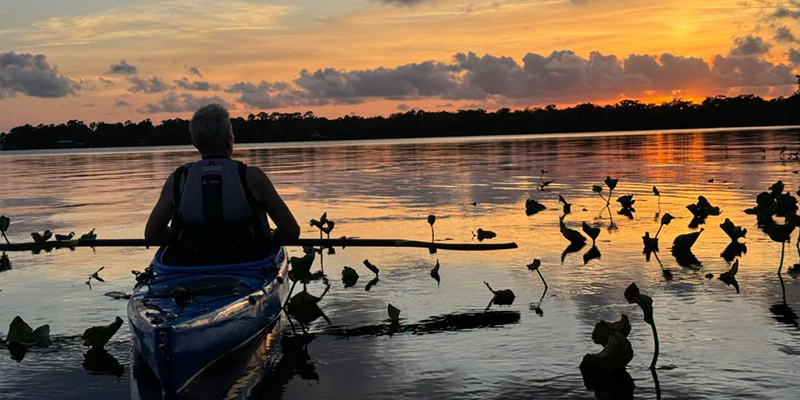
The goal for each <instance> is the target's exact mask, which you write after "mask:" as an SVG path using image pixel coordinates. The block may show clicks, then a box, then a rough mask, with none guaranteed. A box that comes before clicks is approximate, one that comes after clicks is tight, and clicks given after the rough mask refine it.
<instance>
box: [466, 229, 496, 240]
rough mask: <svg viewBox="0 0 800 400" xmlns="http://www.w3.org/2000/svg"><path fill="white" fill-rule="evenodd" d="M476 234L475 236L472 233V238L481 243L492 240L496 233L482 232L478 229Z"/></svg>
mask: <svg viewBox="0 0 800 400" xmlns="http://www.w3.org/2000/svg"><path fill="white" fill-rule="evenodd" d="M477 232H478V233H477V234H476V233H473V234H472V236H473V237H476V236H477V238H478V241H480V242H482V241H483V240H484V239H492V238H494V237H496V236H497V234H496V233H494V232H492V231H485V230H483V229H481V228H478V230H477Z"/></svg>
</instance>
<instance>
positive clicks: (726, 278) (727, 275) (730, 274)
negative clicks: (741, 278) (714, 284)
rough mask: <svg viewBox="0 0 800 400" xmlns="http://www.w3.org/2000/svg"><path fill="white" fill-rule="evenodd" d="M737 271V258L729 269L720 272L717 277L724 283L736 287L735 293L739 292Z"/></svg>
mask: <svg viewBox="0 0 800 400" xmlns="http://www.w3.org/2000/svg"><path fill="white" fill-rule="evenodd" d="M737 272H739V260H736V261H735V262H734V263H733V265H732V266H731V269H729V270H727V271H725V272H723V273H721V274H720V275H719V276H718V277H717V279H719V280H721V281H723V282H725V284H726V285H728V286H731V285H733V287H734V288H735V289H736V293H737V294H738V293H739V282H737V281H736V273H737Z"/></svg>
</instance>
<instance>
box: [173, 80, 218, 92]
mask: <svg viewBox="0 0 800 400" xmlns="http://www.w3.org/2000/svg"><path fill="white" fill-rule="evenodd" d="M174 82H175V84H176V85H178V87H179V88H181V89H183V90H193V91H197V92H208V91H210V90H219V89H220V86H219V85H217V84H216V83H211V82H206V81H190V80H189V79H188V78H182V79H177V80H175V81H174Z"/></svg>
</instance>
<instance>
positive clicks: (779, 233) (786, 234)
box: [767, 220, 795, 275]
mask: <svg viewBox="0 0 800 400" xmlns="http://www.w3.org/2000/svg"><path fill="white" fill-rule="evenodd" d="M794 228H795V221H793V220H790V221H786V223H785V224H772V225H771V226H770V227H769V229H768V230H767V234H768V235H769V238H770V239H772V240H773V241H775V242H780V243H781V261H780V264H778V275H780V274H781V269H783V257H784V253H785V252H786V242H787V241H789V239H791V236H792V232H793V231H794Z"/></svg>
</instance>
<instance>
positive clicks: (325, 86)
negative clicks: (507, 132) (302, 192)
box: [225, 37, 795, 109]
mask: <svg viewBox="0 0 800 400" xmlns="http://www.w3.org/2000/svg"><path fill="white" fill-rule="evenodd" d="M765 48H768V44H766V43H764V42H763V41H761V40H760V39H759V38H755V37H744V38H741V39H739V40H736V41H735V43H734V46H733V48H732V49H731V50H730V52H729V54H728V55H717V56H715V57H714V58H713V60H712V62H707V61H705V60H703V59H701V58H697V57H686V56H681V55H674V54H670V53H664V54H661V55H648V54H632V55H629V56H627V57H625V58H619V57H617V56H615V55H604V54H601V53H599V52H592V53H590V54H589V57H588V58H584V57H581V56H579V55H578V54H576V53H574V52H573V51H569V50H560V51H554V52H552V53H550V54H549V55H542V54H537V53H528V54H526V55H525V56H524V57H523V58H522V62H521V63H519V62H518V61H516V60H515V59H513V58H511V57H507V56H494V55H490V54H486V55H483V56H478V55H476V54H475V53H458V54H455V55H454V56H453V58H452V60H451V61H450V62H437V61H423V62H420V63H411V64H405V65H400V66H397V67H394V68H387V67H381V68H375V69H363V70H352V71H345V70H338V69H334V68H321V69H318V70H316V71H313V72H312V71H308V70H305V69H304V70H302V71H300V74H299V76H298V77H297V78H296V79H294V80H293V81H292V82H267V81H261V82H259V83H251V82H239V83H236V84H233V85H231V86H228V87H227V88H225V91H227V92H231V93H240V97H239V98H238V99H237V100H236V101H237V102H239V103H242V104H244V105H246V106H248V107H251V108H260V109H273V108H286V107H300V106H319V105H327V104H358V103H362V102H366V101H370V100H375V99H385V100H395V101H402V102H406V101H412V100H415V99H431V98H436V99H442V100H470V101H474V102H477V103H485V104H497V105H503V104H512V105H513V104H531V103H539V104H542V103H558V102H562V103H563V102H582V101H609V100H616V99H619V98H621V97H634V98H635V97H646V96H652V95H653V94H654V92H660V93H666V94H674V93H678V94H680V93H687V91H688V92H691V91H701V92H704V93H709V92H711V93H712V94H728V93H734V92H737V91H747V92H749V93H755V94H771V95H774V94H775V93H783V92H787V91H790V90H791V88H792V87H793V85H794V82H795V78H794V75H793V74H792V70H791V68H790V67H789V66H788V65H785V64H780V63H778V64H776V63H772V62H770V61H767V60H766V59H764V58H763V54H764V50H765ZM793 54H795V53H793Z"/></svg>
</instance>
